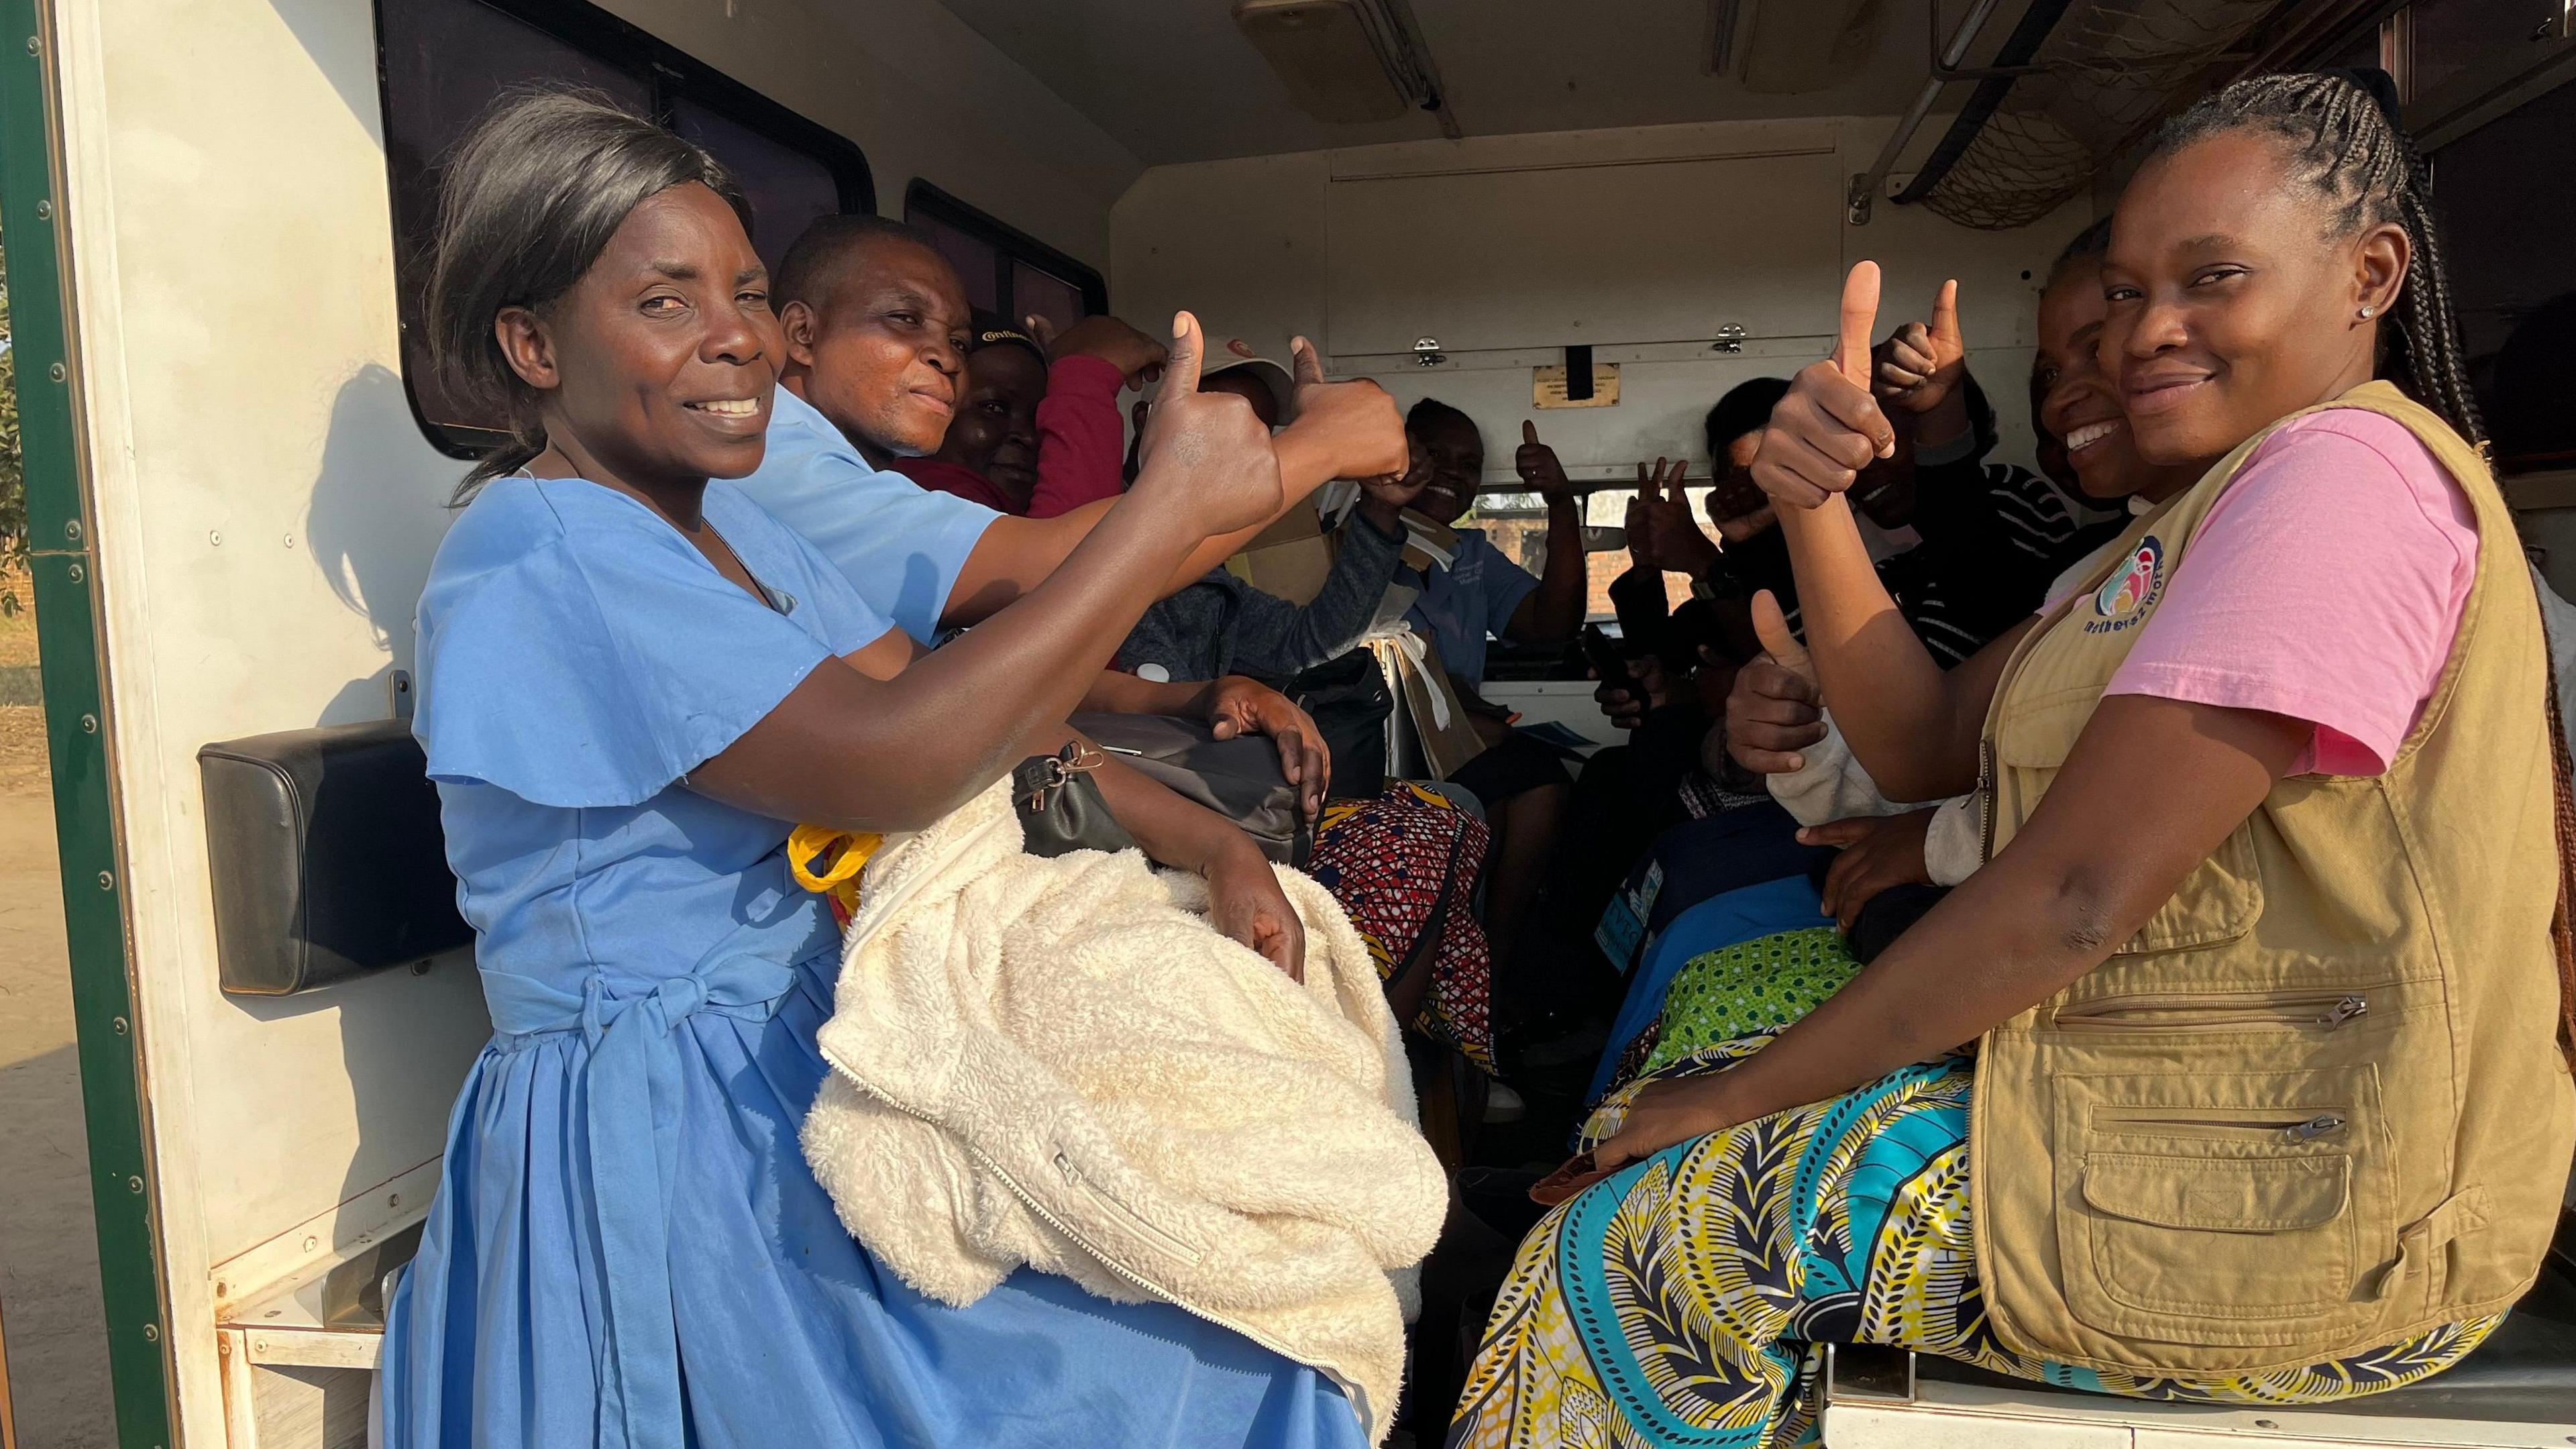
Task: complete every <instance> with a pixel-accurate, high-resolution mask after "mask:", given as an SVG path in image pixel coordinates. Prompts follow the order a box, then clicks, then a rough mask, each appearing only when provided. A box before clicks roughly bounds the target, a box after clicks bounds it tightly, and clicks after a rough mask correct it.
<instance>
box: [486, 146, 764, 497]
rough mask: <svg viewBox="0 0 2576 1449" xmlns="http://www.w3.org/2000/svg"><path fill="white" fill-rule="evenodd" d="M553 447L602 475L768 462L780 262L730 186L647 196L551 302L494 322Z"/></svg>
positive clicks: (634, 482)
mask: <svg viewBox="0 0 2576 1449" xmlns="http://www.w3.org/2000/svg"><path fill="white" fill-rule="evenodd" d="M494 324H495V329H496V335H497V336H498V337H499V338H500V342H501V347H502V351H503V353H504V355H505V356H507V357H508V358H509V360H510V364H511V366H512V368H513V369H515V370H516V371H517V372H518V374H519V375H520V377H522V378H524V379H525V380H526V381H527V383H528V384H529V386H531V387H533V388H535V389H537V391H538V395H539V404H538V407H539V413H540V416H541V417H542V419H543V421H544V425H545V429H546V436H547V439H548V440H549V442H550V444H551V445H552V446H554V447H555V448H556V449H557V450H558V451H560V452H562V453H563V454H564V455H565V456H566V457H567V458H570V459H571V460H572V461H573V463H574V466H576V467H577V468H579V469H580V470H581V471H582V472H583V473H584V474H585V475H586V476H591V477H592V478H593V480H594V481H597V482H602V483H610V484H613V485H616V484H622V485H626V486H630V487H638V486H641V487H651V486H656V485H663V484H687V483H699V482H703V481H705V480H706V479H709V478H739V477H742V476H743V475H744V474H747V473H749V472H751V471H752V470H753V469H755V468H757V467H759V466H760V459H761V454H762V451H763V443H764V439H765V436H766V434H767V432H768V429H769V405H770V398H771V395H772V392H773V390H774V389H775V387H776V385H777V382H778V365H779V357H780V352H781V344H780V339H779V332H778V319H777V317H776V316H775V315H773V314H772V313H771V312H770V310H769V273H768V271H767V270H766V269H765V268H763V267H762V266H761V262H760V256H759V254H758V253H757V252H754V251H753V250H752V248H751V238H750V237H748V236H746V235H744V234H743V229H742V222H741V221H740V220H739V219H738V218H737V217H736V216H735V215H734V212H733V208H732V207H730V206H728V205H726V204H725V202H724V199H723V198H722V197H719V196H717V195H716V194H715V193H714V192H713V191H710V190H708V189H707V188H706V187H704V186H700V185H697V184H696V183H690V184H688V185H684V186H674V187H671V188H669V189H667V190H664V191H661V192H657V193H655V194H654V195H652V196H650V197H647V198H646V199H645V200H644V202H643V203H642V204H641V205H639V206H637V207H636V208H635V210H634V211H632V212H630V213H628V214H627V217H626V220H625V222H624V223H623V224H622V225H620V226H619V227H618V229H617V232H616V235H614V236H613V237H611V238H610V239H609V243H608V245H607V247H606V248H604V249H603V250H602V251H601V252H600V254H599V259H598V260H597V261H595V262H593V263H592V264H591V267H590V270H589V271H587V272H585V273H583V274H582V278H581V280H580V281H578V282H576V283H574V284H573V286H572V289H571V290H570V291H568V292H566V293H564V295H563V296H561V297H559V298H557V299H556V300H555V301H553V302H551V303H549V304H547V305H546V306H545V308H544V309H543V311H542V313H531V312H530V311H528V310H527V309H526V308H521V307H510V308H504V309H503V310H502V312H501V313H500V315H499V316H498V317H496V318H495V319H494Z"/></svg>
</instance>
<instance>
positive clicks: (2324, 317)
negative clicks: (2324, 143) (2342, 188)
mask: <svg viewBox="0 0 2576 1449" xmlns="http://www.w3.org/2000/svg"><path fill="white" fill-rule="evenodd" d="M2289 159H2290V158H2289V154H2288V151H2287V149H2286V148H2285V146H2284V144H2283V143H2282V142H2281V141H2279V140H2278V139H2276V138H2274V137H2271V136H2269V135H2266V134H2263V133H2261V132H2258V131H2254V130H2251V129H2240V130H2234V131H2225V132H2220V133H2219V134H2216V135H2213V136H2209V137H2207V138H2205V139H2202V140H2198V141H2193V142H2190V143H2188V144H2186V145H2184V146H2182V147H2180V148H2179V149H2177V150H2173V151H2169V152H2166V153H2165V154H2163V155H2160V156H2158V157H2156V158H2155V159H2154V160H2151V161H2149V162H2148V163H2147V165H2146V166H2145V167H2144V168H2143V169H2141V170H2140V171H2139V172H2138V175H2137V177H2136V179H2135V180H2133V181H2131V182H2130V183H2129V188H2128V190H2127V191H2126V192H2125V193H2123V194H2122V196H2121V198H2120V209H2119V212H2118V216H2117V219H2116V220H2115V221H2114V222H2113V223H2112V229H2111V248H2110V252H2109V254H2108V255H2107V256H2106V257H2105V258H2104V260H2103V267H2102V289H2103V296H2104V299H2105V301H2106V303H2107V304H2108V317H2107V319H2106V321H2105V325H2104V329H2103V337H2102V344H2101V353H2102V365H2103V367H2104V369H2105V370H2106V371H2109V372H2111V373H2113V375H2114V376H2115V377H2116V378H2117V381H2118V386H2119V390H2120V398H2121V406H2122V410H2123V412H2124V413H2125V414H2126V415H2127V418H2128V422H2129V426H2130V428H2131V430H2132V431H2133V433H2134V434H2135V436H2136V441H2137V450H2138V453H2139V455H2140V456H2141V457H2143V458H2145V459H2146V460H2147V461H2149V462H2153V463H2184V462H2189V461H2193V460H2198V459H2208V458H2215V457H2218V456H2221V455H2223V454H2225V453H2226V452H2227V451H2228V450H2229V449H2231V448H2234V447H2235V446H2236V445H2237V444H2238V443H2241V442H2243V441H2244V440H2245V439H2247V438H2249V437H2251V436H2253V435H2254V434H2255V433H2256V432H2258V431H2260V430H2261V429H2263V428H2264V427H2267V426H2269V425H2270V424H2271V423H2273V422H2275V421H2277V420H2279V419H2280V418H2282V417H2284V416H2286V415H2288V414H2290V413H2293V412H2296V411H2298V410H2299V409H2301V408H2305V407H2311V406H2314V405H2316V404H2318V403H2322V402H2326V401H2329V400H2331V399H2333V398H2336V397H2339V396H2341V395H2342V394H2343V393H2344V392H2346V391H2348V390H2349V389H2351V388H2353V387H2355V386H2357V385H2359V384H2360V383H2363V382H2366V381H2368V380H2369V378H2370V376H2371V370H2372V363H2373V361H2374V358H2375V353H2376V347H2377V342H2378V322H2377V320H2376V319H2377V317H2379V316H2382V315H2385V313H2386V311H2387V307H2388V304H2389V303H2390V302H2391V301H2393V300H2394V299H2395V296H2396V291H2397V287H2398V284H2399V282H2400V281H2401V280H2402V279H2403V278H2404V276H2405V274H2406V263H2407V259H2408V256H2409V248H2408V244H2407V241H2406V234H2405V232H2404V230H2403V229H2402V228H2400V227H2397V226H2395V225H2391V224H2382V225H2378V226H2367V227H2362V228H2360V229H2359V230H2358V231H2356V232H2355V233H2354V234H2352V235H2350V236H2344V237H2337V236H2334V235H2332V234H2331V233H2332V231H2333V218H2332V216H2331V214H2330V211H2329V208H2328V206H2327V205H2326V202H2325V198H2324V197H2323V196H2322V194H2321V193H2319V192H2318V191H2317V190H2316V189H2315V187H2314V186H2313V185H2311V184H2309V183H2308V182H2306V181H2304V180H2302V179H2301V178H2299V177H2298V176H2296V175H2294V174H2293V173H2292V170H2291V167H2290V165H2289ZM2364 306H2368V307H2369V308H2370V309H2371V316H2370V317H2368V318H2365V317H2363V316H2361V315H2360V309H2361V308H2362V307H2364Z"/></svg>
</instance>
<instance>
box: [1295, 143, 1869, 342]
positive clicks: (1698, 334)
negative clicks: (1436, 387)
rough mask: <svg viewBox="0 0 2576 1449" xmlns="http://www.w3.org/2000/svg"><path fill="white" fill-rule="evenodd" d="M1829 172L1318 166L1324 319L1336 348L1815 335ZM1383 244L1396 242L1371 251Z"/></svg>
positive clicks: (1728, 164)
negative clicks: (1350, 171) (1324, 178)
mask: <svg viewBox="0 0 2576 1449" xmlns="http://www.w3.org/2000/svg"><path fill="white" fill-rule="evenodd" d="M1841 190H1842V181H1841V178H1840V175H1839V171H1838V168H1837V167H1836V165H1835V161H1834V152H1833V147H1832V146H1831V144H1830V143H1828V144H1825V145H1820V146H1815V147H1813V148H1811V149H1808V150H1803V151H1787V152H1769V153H1757V154H1754V155H1739V156H1694V157H1683V158H1677V159H1673V160H1639V161H1612V162H1608V163H1605V164H1601V165H1594V166H1579V165H1577V166H1536V167H1529V168H1526V169H1520V168H1515V169H1500V168H1497V169H1493V170H1476V171H1463V172H1445V173H1443V172H1434V173H1429V174H1421V173H1415V174H1402V173H1399V174H1394V175H1368V174H1361V175H1346V174H1339V173H1337V174H1335V175H1334V177H1333V179H1332V181H1331V182H1330V184H1328V185H1327V186H1326V187H1325V188H1324V217H1325V234H1326V246H1327V248H1328V252H1329V257H1328V262H1327V266H1326V275H1327V291H1326V305H1325V318H1326V326H1327V330H1328V331H1329V333H1330V335H1331V337H1332V339H1333V348H1334V350H1335V351H1336V352H1343V353H1378V352H1401V351H1403V350H1404V349H1406V348H1408V347H1410V346H1411V345H1412V344H1413V341H1414V339H1415V338H1417V337H1436V338H1438V339H1439V340H1440V343H1441V345H1442V346H1443V347H1446V348H1451V349H1454V350H1458V351H1462V352H1482V351H1495V350H1500V349H1504V348H1527V347H1562V346H1565V345H1567V344H1568V343H1600V342H1616V343H1637V342H1675V341H1681V340H1684V339H1688V338H1700V339H1705V338H1707V337H1708V336H1710V335H1711V334H1712V333H1713V332H1715V331H1716V329H1717V328H1718V327H1719V326H1721V325H1725V324H1729V323H1732V324H1734V325H1737V326H1740V327H1743V328H1744V329H1745V330H1746V333H1747V335H1748V336H1753V337H1797V336H1803V335H1810V334H1813V333H1815V332H1818V331H1821V330H1830V329H1831V327H1832V325H1833V324H1832V318H1833V310H1834V303H1833V285H1834V279H1835V277H1836V276H1837V275H1838V274H1839V273H1838V269H1837V268H1836V267H1835V265H1834V259H1835V257H1836V255H1837V254H1838V248H1837V247H1836V245H1835V235H1834V234H1835V232H1836V231H1837V230H1838V229H1839V228H1840V219H1839V217H1838V216H1837V212H1838V211H1839V210H1840V207H1839V205H1838V199H1839V197H1840V194H1841ZM1390 238H1400V239H1401V244H1400V245H1389V239H1390Z"/></svg>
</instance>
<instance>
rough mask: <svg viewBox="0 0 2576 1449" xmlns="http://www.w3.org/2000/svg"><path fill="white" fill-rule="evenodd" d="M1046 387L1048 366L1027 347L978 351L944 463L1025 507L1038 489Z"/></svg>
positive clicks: (942, 450)
mask: <svg viewBox="0 0 2576 1449" xmlns="http://www.w3.org/2000/svg"><path fill="white" fill-rule="evenodd" d="M1046 385H1047V375H1046V364H1045V363H1042V362H1040V361H1038V359H1037V355H1036V354H1035V353H1032V352H1031V351H1029V350H1028V349H1027V348H1025V347H1022V346H1020V345H1019V344H1017V343H1014V342H1005V343H1000V344H997V345H994V346H988V347H981V348H978V349H976V351H975V354H974V355H973V356H972V357H970V358H968V359H967V360H966V394H965V402H964V403H963V405H961V406H960V407H959V408H958V409H957V421H955V422H954V423H951V424H949V426H948V436H947V438H946V439H945V440H943V441H942V442H941V443H940V445H939V459H940V461H941V462H944V463H962V464H964V465H965V466H967V467H969V468H972V469H974V470H975V471H976V472H978V473H981V474H983V475H984V477H985V479H986V480H987V481H989V482H990V483H991V484H992V485H993V486H994V487H996V488H999V489H1001V490H1002V491H1003V492H1004V493H1007V494H1009V495H1011V497H1013V498H1015V499H1018V500H1019V501H1020V502H1021V503H1022V504H1024V505H1025V504H1026V503H1027V502H1028V499H1029V495H1030V494H1031V493H1033V492H1035V491H1036V489H1037V486H1038V404H1039V403H1040V402H1043V401H1045V399H1046Z"/></svg>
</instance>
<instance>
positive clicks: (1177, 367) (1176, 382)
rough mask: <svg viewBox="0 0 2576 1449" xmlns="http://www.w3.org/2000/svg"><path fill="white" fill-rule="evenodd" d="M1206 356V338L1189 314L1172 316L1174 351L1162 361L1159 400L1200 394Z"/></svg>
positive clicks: (1177, 313) (1196, 321)
mask: <svg viewBox="0 0 2576 1449" xmlns="http://www.w3.org/2000/svg"><path fill="white" fill-rule="evenodd" d="M1205 356H1207V334H1206V333H1205V332H1203V331H1201V330H1199V319H1198V318H1196V317H1194V316H1192V315H1190V314H1189V313H1187V312H1175V313H1173V314H1172V350H1171V354H1170V355H1169V356H1167V357H1165V358H1164V359H1163V385H1162V390H1161V391H1159V392H1157V393H1156V394H1155V396H1156V397H1178V396H1181V395H1183V394H1186V393H1194V392H1197V391H1198V390H1199V359H1201V358H1203V357H1205Z"/></svg>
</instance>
